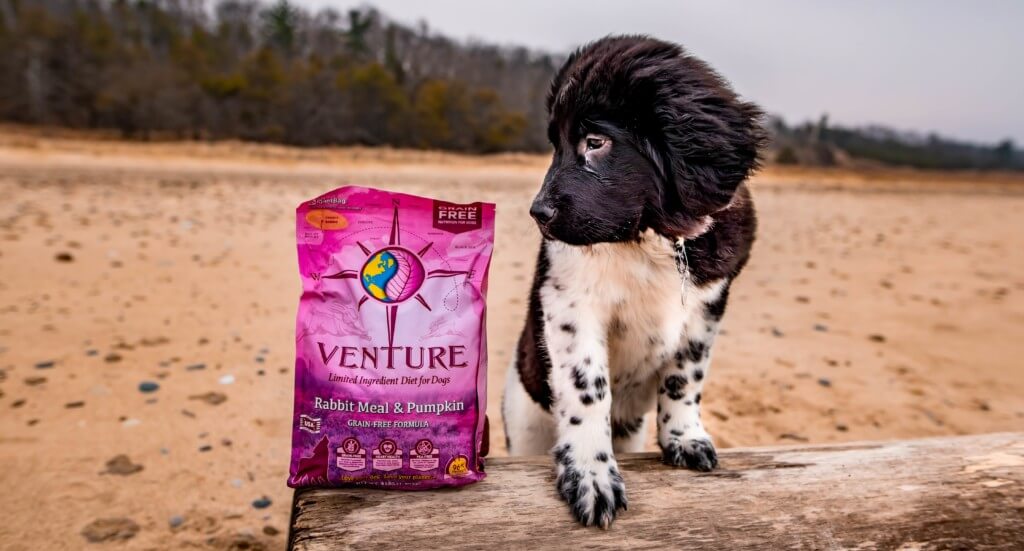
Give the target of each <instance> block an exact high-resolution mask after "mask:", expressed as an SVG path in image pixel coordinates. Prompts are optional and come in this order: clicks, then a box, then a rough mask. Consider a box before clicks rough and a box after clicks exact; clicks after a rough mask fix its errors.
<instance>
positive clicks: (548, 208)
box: [530, 36, 765, 245]
mask: <svg viewBox="0 0 1024 551" xmlns="http://www.w3.org/2000/svg"><path fill="white" fill-rule="evenodd" d="M547 107H548V138H549V139H550V141H551V144H552V145H553V146H554V150H555V151H554V156H553V158H552V161H551V167H550V168H548V172H547V175H546V176H545V177H544V184H543V186H542V187H541V190H540V192H539V193H538V194H537V197H536V198H535V199H534V202H533V206H532V207H531V208H530V215H531V216H533V217H534V219H535V220H536V221H537V224H538V226H540V229H541V232H542V233H543V234H544V236H545V237H547V238H549V239H557V240H560V241H564V242H566V243H569V244H573V245H589V244H594V243H602V242H618V241H630V240H634V239H637V238H638V237H639V235H640V233H642V232H643V231H645V230H647V229H648V228H650V229H653V230H655V231H656V232H658V233H660V234H662V235H664V236H667V237H687V236H693V235H696V234H698V233H700V232H701V231H703V228H706V227H707V223H708V222H709V219H710V218H713V217H714V213H715V212H717V211H719V210H721V209H724V208H726V207H727V206H728V205H729V202H730V201H731V199H732V196H733V193H734V192H735V191H736V188H737V187H738V186H739V185H740V184H741V183H742V182H743V181H744V180H745V179H746V178H747V176H748V175H749V174H750V172H751V171H752V170H753V169H754V168H755V167H756V165H757V159H758V149H759V148H760V146H761V145H762V144H763V142H764V140H765V134H764V131H763V130H762V128H761V126H760V123H759V120H760V118H761V116H762V113H761V111H760V110H759V109H758V108H757V107H756V106H755V105H753V104H751V103H746V102H743V101H741V100H740V99H739V98H738V97H737V96H736V94H735V93H734V92H733V91H732V89H731V88H729V85H728V84H727V83H726V82H725V81H724V80H723V79H722V78H721V77H720V76H719V75H718V74H717V73H716V72H715V71H714V70H712V69H711V68H710V67H708V66H707V65H706V64H705V63H704V62H702V61H700V60H698V59H696V58H694V57H692V56H690V55H689V54H687V53H686V52H685V51H684V50H683V49H682V48H681V47H680V46H678V45H675V44H671V43H668V42H662V41H660V40H655V39H652V38H648V37H643V36H621V37H608V38H604V39H601V40H599V41H597V42H594V43H592V44H590V45H587V46H585V47H583V48H581V49H580V50H577V51H576V52H575V53H573V54H572V55H571V56H570V57H569V59H568V60H567V61H566V62H565V65H563V66H562V68H561V69H560V70H559V72H558V74H557V75H556V76H555V79H554V80H553V81H552V83H551V90H550V92H549V93H548V99H547ZM709 217H710V218H709Z"/></svg>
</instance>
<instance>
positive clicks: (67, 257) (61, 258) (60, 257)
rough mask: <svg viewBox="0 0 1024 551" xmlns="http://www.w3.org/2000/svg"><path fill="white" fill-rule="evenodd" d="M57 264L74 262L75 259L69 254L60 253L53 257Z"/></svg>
mask: <svg viewBox="0 0 1024 551" xmlns="http://www.w3.org/2000/svg"><path fill="white" fill-rule="evenodd" d="M53 259H54V260H56V261H57V262H74V261H75V257H74V255H72V254H71V253H69V252H60V253H57V254H56V255H54V256H53Z"/></svg>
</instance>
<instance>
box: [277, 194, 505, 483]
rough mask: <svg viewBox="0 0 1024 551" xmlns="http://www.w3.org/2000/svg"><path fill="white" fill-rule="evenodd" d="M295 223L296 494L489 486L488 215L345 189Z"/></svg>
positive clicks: (306, 206) (475, 207) (301, 213)
mask: <svg viewBox="0 0 1024 551" xmlns="http://www.w3.org/2000/svg"><path fill="white" fill-rule="evenodd" d="M296 214H297V216H296V218H297V219H296V226H295V235H296V238H297V240H298V252H299V273H300V275H301V277H302V298H301V300H300V301H299V312H298V321H297V324H296V331H295V349H296V353H295V413H294V418H293V427H292V462H291V475H290V476H289V478H288V485H289V486H292V487H304V486H351V485H356V486H368V487H376V488H392V489H402V490H420V489H427V488H437V487H442V486H460V485H463V484H469V483H471V482H476V481H478V480H481V479H483V478H484V473H483V459H482V454H484V453H486V451H485V450H484V449H482V447H483V446H486V444H485V441H484V439H485V433H484V427H485V418H484V413H485V412H486V410H487V403H486V402H487V339H486V327H485V314H486V305H485V297H486V295H487V271H488V267H489V266H490V262H491V250H492V248H493V244H494V205H493V204H489V203H470V204H465V205H460V204H455V203H448V202H445V201H438V200H434V199H427V198H423V197H416V196H413V195H405V194H401V193H390V192H386V191H381V190H376V189H369V188H363V187H354V186H349V187H343V188H340V189H336V190H334V191H332V192H330V193H327V194H325V195H321V196H320V197H317V198H316V199H313V200H311V201H306V202H304V203H302V204H301V205H299V207H298V209H297V211H296Z"/></svg>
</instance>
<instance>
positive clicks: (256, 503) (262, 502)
mask: <svg viewBox="0 0 1024 551" xmlns="http://www.w3.org/2000/svg"><path fill="white" fill-rule="evenodd" d="M271 503H273V502H272V501H270V498H269V497H267V496H263V497H261V498H259V499H254V500H252V506H253V507H255V508H257V509H266V508H267V507H270V504H271Z"/></svg>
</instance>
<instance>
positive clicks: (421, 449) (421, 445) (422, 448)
mask: <svg viewBox="0 0 1024 551" xmlns="http://www.w3.org/2000/svg"><path fill="white" fill-rule="evenodd" d="M415 449H416V453H417V455H430V454H431V452H433V451H434V444H433V443H432V442H431V441H430V440H427V439H426V438H424V439H423V440H420V441H419V442H416V448H415Z"/></svg>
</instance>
